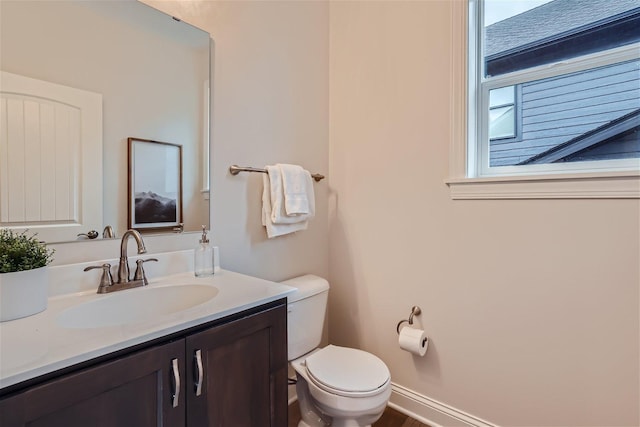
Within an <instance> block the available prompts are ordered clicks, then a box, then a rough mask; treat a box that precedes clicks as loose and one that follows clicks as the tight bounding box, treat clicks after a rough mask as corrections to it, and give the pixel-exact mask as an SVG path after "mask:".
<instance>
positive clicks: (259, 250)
mask: <svg viewBox="0 0 640 427" xmlns="http://www.w3.org/2000/svg"><path fill="white" fill-rule="evenodd" d="M145 3H148V4H150V5H153V6H154V7H157V8H158V9H160V10H163V11H165V12H166V13H169V14H172V15H174V16H178V17H180V18H181V19H183V20H185V21H187V22H189V23H191V24H194V25H196V26H198V27H200V28H202V29H204V30H206V31H208V32H209V33H210V34H211V37H212V38H213V39H214V45H215V47H214V51H215V52H214V59H213V66H214V71H213V74H214V78H213V98H212V100H213V112H212V153H211V156H212V163H211V164H212V170H211V181H212V194H211V200H212V213H211V215H212V222H211V224H212V239H213V243H214V244H215V245H218V246H219V247H220V248H221V264H222V267H223V268H226V269H230V270H235V271H239V272H243V273H247V274H252V275H255V276H258V277H262V278H266V279H270V280H284V279H287V278H290V277H294V276H297V275H300V274H304V273H314V274H318V275H320V276H324V277H327V276H328V237H327V228H328V225H327V189H328V183H327V180H325V181H322V182H320V183H317V184H315V191H316V200H317V206H316V211H317V212H316V218H315V219H313V221H311V223H310V226H309V229H308V230H306V231H302V232H298V233H296V234H294V235H287V236H283V237H278V238H275V239H269V240H268V239H267V237H266V233H265V231H264V227H262V225H261V218H260V209H261V206H262V202H261V196H262V176H261V175H260V174H248V173H244V174H240V175H238V176H235V177H234V176H231V175H230V174H229V173H228V168H229V166H230V165H232V164H238V165H242V166H254V167H263V166H264V165H268V164H274V163H296V164H300V165H302V166H304V167H305V168H307V169H309V170H310V171H312V172H319V173H322V174H325V175H326V174H327V171H328V168H329V163H328V139H329V134H328V114H329V104H328V102H329V79H328V70H329V51H328V49H329V45H328V42H329V36H328V31H329V27H328V14H329V5H328V3H326V2H288V1H283V2H280V1H268V2H262V1H256V2H253V1H215V2H213V1H186V2H167V1H153V0H148V1H145Z"/></svg>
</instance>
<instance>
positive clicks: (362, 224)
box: [329, 1, 640, 426]
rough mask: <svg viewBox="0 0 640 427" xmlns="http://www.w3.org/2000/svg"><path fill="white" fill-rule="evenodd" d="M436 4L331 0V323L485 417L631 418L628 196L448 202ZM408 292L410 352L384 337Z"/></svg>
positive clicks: (446, 57) (634, 346) (348, 340)
mask: <svg viewBox="0 0 640 427" xmlns="http://www.w3.org/2000/svg"><path fill="white" fill-rule="evenodd" d="M450 21H451V15H450V3H449V2H448V1H422V2H389V1H387V2H332V3H331V8H330V45H331V52H330V76H331V77H330V88H331V92H330V93H331V97H330V128H331V131H330V159H329V161H330V170H329V177H330V189H331V194H330V235H329V241H330V245H329V253H330V257H329V265H330V282H331V285H332V288H331V292H330V302H329V306H330V337H331V340H332V341H333V342H334V343H336V344H343V345H349V346H356V347H360V348H364V349H366V350H369V351H371V352H373V353H375V354H377V355H379V356H380V357H381V358H382V359H383V360H384V361H385V362H386V363H387V364H388V365H389V367H390V369H391V374H392V379H393V381H394V382H395V383H396V384H398V385H401V386H403V387H406V388H409V389H411V390H414V391H416V392H417V393H419V394H421V395H423V396H427V397H429V398H433V399H436V400H438V401H440V402H443V403H446V404H448V405H451V406H453V407H455V408H457V409H459V410H461V411H465V412H467V413H469V414H473V415H474V416H478V417H480V418H483V419H485V420H487V421H490V422H493V423H496V424H499V425H504V426H552V425H555V426H560V425H562V426H578V425H599V426H603V425H634V426H637V425H638V424H639V423H640V419H639V416H638V410H639V404H638V401H639V399H640V396H639V393H638V381H639V370H638V363H639V356H640V355H639V351H638V340H639V326H638V325H639V318H638V298H639V294H638V288H639V282H640V278H639V267H638V266H639V259H640V249H639V240H640V230H639V223H640V221H639V218H640V215H639V204H638V201H637V200H547V201H545V200H503V201H452V200H451V199H450V195H449V191H448V188H447V186H446V185H445V184H444V181H445V180H446V179H447V173H448V162H449V158H448V154H449V153H448V150H449V145H448V144H449V139H450V133H451V129H452V127H455V126H461V125H462V124H457V123H451V120H450V115H449V111H450V108H451V102H452V100H451V96H450V91H449V85H450V75H451V70H450V66H449V64H450V59H451V55H452V52H451V50H450V49H449V43H450ZM413 305H419V306H420V307H421V308H422V310H423V314H422V315H421V316H420V317H419V323H420V324H421V325H423V326H424V328H425V329H426V330H427V332H428V334H429V335H430V337H431V340H432V341H431V344H430V346H429V350H428V353H427V355H426V356H425V357H424V358H414V357H412V356H411V355H410V354H408V353H406V352H403V351H400V350H399V348H398V347H397V345H396V340H397V335H396V331H395V328H396V322H397V321H398V320H400V319H403V318H406V317H407V316H408V314H409V311H410V309H411V306H413ZM423 415H424V414H423Z"/></svg>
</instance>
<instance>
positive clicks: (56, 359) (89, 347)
mask: <svg viewBox="0 0 640 427" xmlns="http://www.w3.org/2000/svg"><path fill="white" fill-rule="evenodd" d="M169 284H170V285H183V284H184V285H188V284H200V285H208V286H215V287H216V288H217V289H218V294H217V295H216V296H215V297H214V298H213V299H211V300H209V301H207V302H205V303H202V304H200V305H197V306H194V307H191V308H189V309H186V310H183V311H180V312H176V313H171V314H159V315H158V316H157V317H154V319H153V320H152V321H143V322H138V323H131V324H126V325H119V326H108V327H100V328H90V329H69V328H65V327H62V326H60V325H58V323H57V321H56V319H57V317H58V316H59V314H60V313H62V312H63V311H65V310H67V309H69V308H71V307H74V306H76V305H79V304H81V303H84V302H87V301H92V300H96V299H99V298H104V297H105V295H114V294H103V295H98V294H96V293H95V290H91V291H85V292H78V293H74V294H67V295H59V296H53V297H51V298H49V303H48V308H47V309H46V310H45V311H43V312H42V313H39V314H36V315H34V316H30V317H26V318H23V319H17V320H12V321H9V322H2V323H0V388H4V387H7V386H10V385H14V384H17V383H20V382H22V381H25V380H28V379H31V378H35V377H37V376H40V375H43V374H47V373H49V372H53V371H56V370H58V369H61V368H66V367H69V366H72V365H75V364H77V363H80V362H84V361H87V360H91V359H93V358H95V357H99V356H103V355H106V354H109V353H112V352H114V351H118V350H122V349H125V348H128V347H131V346H134V345H137V344H142V343H144V342H147V341H150V340H153V339H156V338H161V337H163V336H166V335H168V334H171V333H174V332H179V331H181V330H184V329H188V328H190V327H193V326H197V325H200V324H203V323H207V322H210V321H212V320H216V319H220V318H222V317H226V316H229V315H231V314H234V313H238V312H240V311H243V310H246V309H249V308H253V307H257V306H259V305H262V304H265V303H268V302H271V301H275V300H277V299H280V298H283V297H286V296H287V295H289V294H291V293H293V292H294V291H295V289H294V288H292V287H289V286H286V285H283V284H279V283H275V282H270V281H267V280H262V279H258V278H255V277H250V276H246V275H243V274H239V273H234V272H231V271H226V270H221V271H219V272H216V274H215V275H214V276H209V277H206V278H197V277H194V275H193V273H180V274H174V275H170V276H165V277H161V278H158V279H154V280H149V286H148V287H146V288H137V289H132V290H125V291H119V292H117V293H121V292H135V291H144V290H146V289H148V288H152V287H154V286H163V285H169Z"/></svg>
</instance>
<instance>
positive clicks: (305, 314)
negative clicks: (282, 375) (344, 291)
mask: <svg viewBox="0 0 640 427" xmlns="http://www.w3.org/2000/svg"><path fill="white" fill-rule="evenodd" d="M282 283H283V284H285V285H288V286H291V287H294V288H297V291H296V292H295V293H293V294H291V295H289V296H287V340H288V345H289V348H288V350H289V351H288V354H289V357H288V360H294V359H297V358H298V357H300V356H302V355H303V354H305V353H308V352H310V351H311V350H313V349H315V348H316V347H318V345H319V344H320V340H321V339H322V328H323V327H324V316H325V313H326V311H327V296H328V294H329V282H327V281H326V280H325V279H323V278H322V277H318V276H314V275H312V274H307V275H304V276H299V277H294V278H293V279H289V280H286V281H284V282H282Z"/></svg>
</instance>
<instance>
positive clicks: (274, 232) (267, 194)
mask: <svg viewBox="0 0 640 427" xmlns="http://www.w3.org/2000/svg"><path fill="white" fill-rule="evenodd" d="M269 169H270V167H269V166H267V171H268V170H269ZM273 175H277V176H278V177H279V174H264V175H263V177H262V184H263V189H262V225H264V226H265V227H266V229H267V237H269V238H272V237H277V236H282V235H284V234H289V233H295V232H296V231H300V230H306V229H307V226H308V221H307V220H305V219H303V218H301V217H296V218H295V219H296V220H297V222H294V223H288V224H287V223H281V224H276V223H274V222H273V221H272V212H273V208H274V207H273V205H272V199H271V196H272V192H273V187H276V189H277V188H278V187H280V188H282V182H281V180H278V179H274V185H272V184H271V181H272V180H271V176H273ZM276 192H277V191H276ZM280 200H282V197H280ZM279 206H280V208H281V207H282V203H280V205H279Z"/></svg>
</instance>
